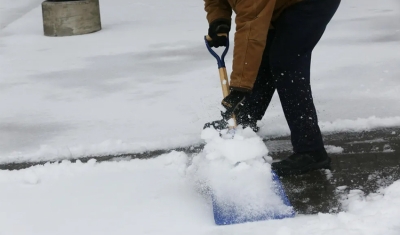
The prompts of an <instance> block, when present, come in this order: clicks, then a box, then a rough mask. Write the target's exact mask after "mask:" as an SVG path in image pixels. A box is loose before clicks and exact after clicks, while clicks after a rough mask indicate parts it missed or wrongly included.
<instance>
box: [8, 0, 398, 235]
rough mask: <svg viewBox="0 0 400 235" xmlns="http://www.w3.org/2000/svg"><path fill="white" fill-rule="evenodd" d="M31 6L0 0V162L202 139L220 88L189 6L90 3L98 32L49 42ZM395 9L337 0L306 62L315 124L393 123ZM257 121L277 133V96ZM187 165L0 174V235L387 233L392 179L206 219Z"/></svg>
mask: <svg viewBox="0 0 400 235" xmlns="http://www.w3.org/2000/svg"><path fill="white" fill-rule="evenodd" d="M40 3H41V2H39V1H36V0H29V1H28V0H24V1H22V0H18V1H17V0H14V1H11V0H0V20H1V22H0V162H1V163H6V162H15V161H26V160H28V161H37V160H48V159H63V158H76V157H80V156H87V155H90V154H117V153H126V152H139V151H145V150H154V149H167V148H172V147H182V146H188V145H191V144H198V143H200V142H202V141H203V140H202V139H201V135H200V133H201V129H202V127H203V124H204V123H205V122H208V121H210V120H214V119H217V118H219V108H220V107H219V102H220V100H221V96H222V95H221V91H220V85H219V78H218V73H217V70H216V63H215V61H214V59H213V58H212V57H211V56H210V55H209V54H208V52H207V50H206V49H205V47H204V43H203V35H204V34H205V33H206V32H207V22H206V20H205V13H204V11H203V1H200V0H189V1H188V0H164V1H157V0H141V1H129V0H114V1H111V0H107V1H106V0H102V1H101V2H100V7H101V17H102V25H103V30H102V31H100V32H97V33H94V34H89V35H84V36H74V37H63V38H51V37H45V36H43V32H42V30H43V29H42V19H41V8H40ZM399 17H400V4H399V3H398V1H397V0H382V1H374V0H346V1H342V5H341V6H340V8H339V11H338V13H337V14H336V16H335V17H334V19H333V20H332V23H331V24H330V25H329V26H328V28H327V31H326V34H325V35H324V37H323V39H322V40H321V42H320V44H319V45H318V46H317V48H316V49H315V51H314V58H313V71H312V72H313V78H312V84H313V94H314V98H315V102H316V106H317V109H318V110H319V119H320V124H321V128H322V130H323V131H324V132H329V131H343V130H347V131H352V130H362V129H369V128H372V127H383V126H399V125H400V109H399V107H400V95H399V94H400V84H399V76H400V69H399V66H398V65H399V64H400V56H399V53H398V52H399V51H400V43H399V42H400V26H399V24H398V22H399ZM231 58H232V54H231V52H230V53H229V54H228V58H227V64H228V68H229V67H230V66H231V62H230V60H231ZM260 125H261V126H262V128H261V132H260V135H261V136H266V135H282V134H287V133H288V128H287V126H286V121H285V119H284V116H283V113H282V110H281V107H280V104H279V100H278V99H277V97H275V98H274V100H273V103H272V105H271V107H270V109H269V110H268V111H267V114H266V116H265V117H264V119H263V120H262V122H261V123H260ZM188 161H189V158H188V157H187V156H186V155H185V154H184V153H181V152H173V153H170V154H167V155H163V156H160V157H158V158H156V159H151V160H133V161H129V162H127V161H121V162H107V163H95V161H91V162H89V163H88V164H82V163H79V162H78V163H69V162H63V163H60V164H46V165H45V166H35V167H32V168H29V169H25V170H20V171H0V202H1V203H0V234H149V235H155V234H193V235H197V234H278V235H290V234H296V235H297V234H310V235H312V234H316V235H317V234H329V235H336V234H340V235H342V234H346V235H347V234H350V235H352V234H357V235H358V234H386V235H391V234H393V235H397V234H400V223H399V222H398V221H399V219H398V218H400V210H399V208H400V182H399V181H397V182H395V183H394V184H393V185H391V186H390V187H388V188H386V189H382V191H381V193H379V194H374V195H370V196H369V197H367V198H364V197H361V196H360V194H359V192H357V191H354V192H351V194H350V199H349V200H348V201H347V202H346V203H345V204H346V205H347V206H348V211H347V212H343V213H340V214H336V215H334V214H319V215H314V216H301V215H300V216H296V218H294V219H285V220H281V221H267V222H259V223H250V224H244V225H237V226H226V227H216V226H215V225H214V222H213V219H212V211H211V206H210V204H209V200H207V198H205V196H204V195H202V194H200V193H199V192H198V190H197V189H196V185H195V183H194V182H195V181H194V180H193V177H191V174H189V172H188V168H187V166H188V165H189V164H190V162H188ZM248 184H250V185H248V186H249V188H251V182H248Z"/></svg>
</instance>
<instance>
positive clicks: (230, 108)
mask: <svg viewBox="0 0 400 235" xmlns="http://www.w3.org/2000/svg"><path fill="white" fill-rule="evenodd" d="M249 93H250V92H249V91H244V90H236V89H234V88H233V89H231V92H230V93H229V95H228V96H227V97H225V98H224V99H223V100H222V102H221V104H222V106H224V108H225V109H226V111H225V112H224V113H222V117H223V118H224V119H225V120H229V119H230V118H232V115H233V114H236V113H239V112H240V108H241V106H242V105H241V104H242V102H243V101H244V100H245V99H246V97H247V95H249Z"/></svg>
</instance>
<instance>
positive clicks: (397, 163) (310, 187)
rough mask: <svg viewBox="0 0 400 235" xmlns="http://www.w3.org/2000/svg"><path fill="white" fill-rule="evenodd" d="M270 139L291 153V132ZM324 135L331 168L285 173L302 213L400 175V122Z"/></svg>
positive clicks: (274, 149) (329, 206) (332, 208)
mask: <svg viewBox="0 0 400 235" xmlns="http://www.w3.org/2000/svg"><path fill="white" fill-rule="evenodd" d="M264 141H265V143H266V145H267V147H268V149H269V150H270V155H271V156H272V157H273V158H274V159H275V160H277V159H282V158H285V157H287V156H288V155H289V154H290V153H291V143H290V140H289V137H287V136H286V137H280V138H269V139H265V140H264ZM324 141H325V147H326V149H327V151H328V152H329V153H330V156H331V158H332V168H331V170H321V171H313V172H310V173H308V174H304V175H300V176H288V177H284V178H281V181H282V184H283V185H284V188H285V190H286V193H287V194H288V197H289V200H290V201H291V203H292V205H293V206H294V208H295V209H296V211H297V212H298V213H300V214H314V213H318V212H323V213H327V212H339V211H342V210H343V209H344V208H343V207H342V206H341V204H340V201H341V199H343V198H345V197H346V195H347V193H348V192H349V191H350V190H359V191H358V192H359V193H360V194H365V195H367V194H369V193H374V192H377V190H379V188H381V187H385V186H388V185H390V184H391V183H393V182H394V181H396V180H399V179H400V127H398V128H384V129H378V130H371V131H363V132H350V133H348V132H346V133H332V134H325V135H324ZM202 147H203V146H192V147H188V148H179V149H174V150H176V151H184V152H186V153H188V154H193V153H197V152H199V151H201V149H202ZM170 151H171V150H158V151H152V152H145V153H137V154H122V155H118V156H116V155H108V156H90V157H85V158H80V159H79V160H80V161H82V162H87V161H88V160H90V159H92V158H96V159H97V161H120V160H130V159H146V158H152V157H156V156H159V155H161V154H164V153H168V152H170ZM71 161H72V162H74V161H76V160H72V159H71ZM44 163H46V162H24V163H11V164H0V170H19V169H23V168H27V167H30V166H33V165H38V164H44Z"/></svg>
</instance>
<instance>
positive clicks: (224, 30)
mask: <svg viewBox="0 0 400 235" xmlns="http://www.w3.org/2000/svg"><path fill="white" fill-rule="evenodd" d="M230 30H231V22H230V20H227V19H217V20H214V21H213V22H211V24H210V26H209V28H208V36H210V38H211V39H212V41H208V45H209V46H210V47H215V48H217V47H220V46H226V37H225V36H218V34H226V35H228V33H229V31H230Z"/></svg>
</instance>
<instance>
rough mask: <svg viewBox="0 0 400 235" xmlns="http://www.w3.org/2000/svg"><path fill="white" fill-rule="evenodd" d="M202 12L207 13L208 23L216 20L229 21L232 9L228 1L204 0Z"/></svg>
mask: <svg viewBox="0 0 400 235" xmlns="http://www.w3.org/2000/svg"><path fill="white" fill-rule="evenodd" d="M204 10H205V11H206V12H207V20H208V23H211V22H213V21H214V20H217V19H221V18H222V19H227V20H229V21H230V20H231V17H232V7H231V6H230V5H229V2H228V0H204Z"/></svg>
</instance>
